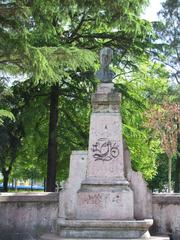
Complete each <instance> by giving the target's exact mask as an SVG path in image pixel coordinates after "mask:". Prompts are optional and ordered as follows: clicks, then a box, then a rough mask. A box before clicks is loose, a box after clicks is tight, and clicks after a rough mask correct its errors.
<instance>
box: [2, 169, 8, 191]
mask: <svg viewBox="0 0 180 240" xmlns="http://www.w3.org/2000/svg"><path fill="white" fill-rule="evenodd" d="M2 174H3V192H8V181H9V172H8V171H2Z"/></svg>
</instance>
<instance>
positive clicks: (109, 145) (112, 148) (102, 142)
mask: <svg viewBox="0 0 180 240" xmlns="http://www.w3.org/2000/svg"><path fill="white" fill-rule="evenodd" d="M92 152H93V158H94V159H95V161H111V160H113V159H116V158H117V157H118V156H119V148H118V144H117V143H116V142H114V141H111V140H109V139H108V138H99V139H98V140H97V142H96V143H95V144H93V147H92Z"/></svg>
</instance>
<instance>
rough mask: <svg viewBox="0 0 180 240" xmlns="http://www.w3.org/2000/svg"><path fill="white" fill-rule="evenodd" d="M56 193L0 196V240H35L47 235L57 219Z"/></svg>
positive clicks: (7, 194)
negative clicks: (44, 234)
mask: <svg viewBox="0 0 180 240" xmlns="http://www.w3.org/2000/svg"><path fill="white" fill-rule="evenodd" d="M58 196H59V194H58V193H31V194H29V193H1V194H0V239H1V240H37V239H38V237H39V236H40V235H42V234H43V233H46V232H51V231H52V230H53V228H54V224H55V220H56V219H57V216H58Z"/></svg>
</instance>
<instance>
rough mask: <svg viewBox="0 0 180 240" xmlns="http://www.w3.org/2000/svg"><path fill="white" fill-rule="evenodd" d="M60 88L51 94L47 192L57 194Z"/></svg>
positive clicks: (52, 89)
mask: <svg viewBox="0 0 180 240" xmlns="http://www.w3.org/2000/svg"><path fill="white" fill-rule="evenodd" d="M58 97H59V86H58V85H57V84H56V85H53V86H52V87H51V94H50V118H49V139H48V162H47V182H46V192H55V188H56V186H55V185H56V164H57V122H58Z"/></svg>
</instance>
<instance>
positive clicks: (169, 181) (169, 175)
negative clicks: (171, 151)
mask: <svg viewBox="0 0 180 240" xmlns="http://www.w3.org/2000/svg"><path fill="white" fill-rule="evenodd" d="M168 165H169V166H168V193H170V192H171V189H172V188H171V178H172V176H171V175H172V174H171V173H172V158H169V163H168Z"/></svg>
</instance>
